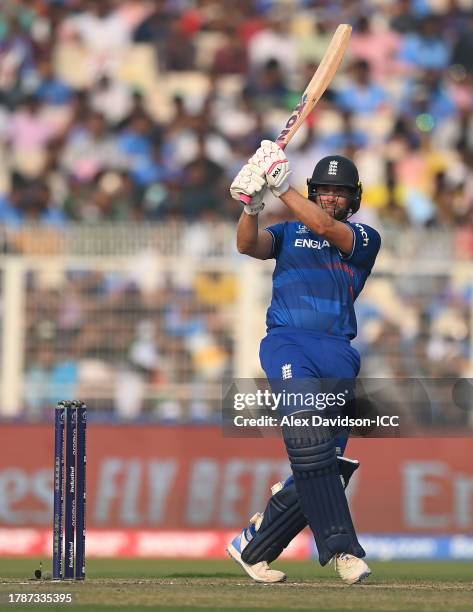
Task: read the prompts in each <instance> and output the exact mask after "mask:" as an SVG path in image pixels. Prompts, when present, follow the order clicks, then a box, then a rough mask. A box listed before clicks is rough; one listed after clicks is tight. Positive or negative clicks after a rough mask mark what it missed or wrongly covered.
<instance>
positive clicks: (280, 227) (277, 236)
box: [264, 222, 286, 259]
mask: <svg viewBox="0 0 473 612" xmlns="http://www.w3.org/2000/svg"><path fill="white" fill-rule="evenodd" d="M285 225H286V222H284V223H276V225H270V226H269V227H265V228H264V229H265V230H266V231H267V232H269V233H270V234H271V236H272V237H273V257H274V259H277V258H278V255H279V253H280V251H281V246H282V241H283V236H284V226H285Z"/></svg>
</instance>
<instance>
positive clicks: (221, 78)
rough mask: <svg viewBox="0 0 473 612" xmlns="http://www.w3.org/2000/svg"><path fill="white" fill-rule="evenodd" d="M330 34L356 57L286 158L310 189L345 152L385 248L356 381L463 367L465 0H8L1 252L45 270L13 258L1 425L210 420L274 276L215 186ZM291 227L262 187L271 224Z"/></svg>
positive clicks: (472, 204)
mask: <svg viewBox="0 0 473 612" xmlns="http://www.w3.org/2000/svg"><path fill="white" fill-rule="evenodd" d="M339 23H350V24H352V26H353V35H352V40H351V43H350V47H349V52H348V54H347V58H346V60H345V61H344V63H343V66H342V68H341V69H340V70H339V73H338V75H337V77H336V79H335V81H334V83H333V84H332V86H331V88H330V89H329V91H328V92H327V93H326V95H325V96H324V98H323V100H322V101H321V103H320V104H319V105H318V106H317V108H316V110H315V111H314V113H313V114H312V115H311V117H310V118H309V120H308V121H307V122H306V124H305V125H304V126H303V128H302V129H301V130H300V131H299V133H298V134H297V136H296V138H295V139H294V141H293V142H292V143H291V145H290V147H289V148H288V155H289V158H290V160H291V162H292V168H293V184H294V186H296V187H297V188H299V190H300V191H301V192H302V193H305V181H306V177H307V176H309V175H310V174H311V173H312V169H313V166H314V164H315V162H316V161H317V160H318V159H319V158H320V157H322V156H324V155H328V154H330V153H331V152H337V153H340V154H345V155H347V156H349V157H352V158H353V159H354V160H355V162H356V163H357V165H358V167H359V170H360V175H361V178H362V181H363V185H364V196H363V205H362V209H361V211H360V213H359V214H358V215H357V218H358V219H361V220H363V221H366V222H368V223H370V224H372V225H374V226H375V227H377V228H378V229H379V230H380V231H381V233H382V235H383V241H384V249H383V252H382V254H381V256H380V259H379V263H378V264H377V267H376V270H375V273H374V274H373V276H372V278H371V279H370V282H369V283H368V284H367V288H366V290H365V292H364V294H363V296H362V298H360V300H359V302H358V318H359V336H358V339H357V344H356V346H357V348H358V349H359V350H360V352H361V354H362V358H363V363H364V367H363V371H362V373H363V374H364V375H365V376H384V377H399V376H408V377H409V376H427V377H429V376H434V377H452V376H453V377H455V376H471V375H472V372H473V368H472V362H473V343H472V337H473V334H472V332H471V330H472V327H473V318H472V310H471V298H472V292H473V275H472V270H471V264H470V260H471V258H472V257H473V0H398V1H391V0H360V1H359V2H352V1H351V0H240V1H238V2H221V1H216V0H49V1H48V0H7V1H6V2H3V3H2V7H1V12H0V159H1V160H2V163H1V165H0V248H1V249H2V250H3V251H4V252H6V253H13V254H17V255H18V254H23V255H25V256H27V255H37V254H39V253H41V254H45V253H46V254H48V255H51V256H53V258H55V259H44V260H43V259H41V258H37V259H35V258H33V259H31V258H30V259H25V260H24V262H23V264H22V267H21V269H20V268H18V267H15V265H14V264H13V263H10V262H9V261H7V260H5V263H3V264H2V266H3V267H2V270H1V282H0V288H1V289H0V293H1V298H2V303H3V315H4V316H3V319H4V323H3V328H2V329H1V335H0V337H1V343H2V363H3V366H4V368H3V370H4V373H3V380H2V388H1V389H0V395H1V396H2V398H3V399H2V402H1V407H0V412H1V411H2V408H3V411H4V412H7V413H8V414H12V415H16V414H22V413H23V411H25V414H27V415H28V416H29V417H30V418H44V416H45V415H47V414H49V413H50V408H51V406H52V405H53V404H54V402H55V401H56V400H57V399H60V398H64V397H76V396H78V397H82V398H84V399H86V400H87V401H88V402H89V403H90V404H91V405H93V406H94V407H95V408H96V410H97V412H101V413H102V414H105V415H109V416H110V415H112V416H113V415H119V417H120V418H128V419H134V418H139V417H143V416H146V415H149V414H152V415H154V416H153V418H162V419H165V420H179V419H182V418H187V419H190V420H197V421H201V420H204V421H205V420H206V419H209V418H215V417H216V415H217V408H218V405H219V402H218V385H219V382H220V381H221V380H222V377H224V376H235V375H236V376H238V375H242V372H244V375H245V376H247V375H249V376H254V375H258V374H261V371H260V370H259V367H258V363H257V351H258V340H259V338H261V337H262V336H263V334H264V311H265V308H266V306H267V304H268V301H269V297H270V296H269V295H268V293H267V290H269V288H270V278H269V274H270V271H271V270H270V266H268V267H264V266H263V264H258V265H260V266H261V267H259V268H253V270H252V272H251V274H252V275H253V276H251V278H250V277H249V276H248V273H247V272H242V270H243V268H242V267H241V265H242V263H243V260H244V258H242V257H241V258H239V257H238V256H237V254H236V253H235V248H234V223H235V221H236V219H237V218H238V216H239V214H240V207H239V205H238V204H237V203H235V202H234V201H233V200H231V199H230V196H229V193H228V186H229V184H230V182H231V180H232V178H233V177H234V176H235V174H236V173H237V171H238V170H239V168H240V167H241V165H242V164H243V163H245V162H246V159H247V158H248V157H249V156H251V155H252V153H253V152H254V150H255V148H256V147H257V146H258V145H259V143H260V141H261V140H262V139H263V138H272V139H274V138H275V137H276V136H277V134H278V133H279V131H280V129H281V127H282V125H284V123H285V121H286V119H287V116H288V112H289V111H290V110H291V109H292V108H293V107H294V106H295V104H296V103H297V102H298V100H299V98H300V94H301V91H303V90H304V88H305V86H306V84H307V82H308V81H309V79H310V78H311V76H312V74H313V72H314V70H315V68H316V67H317V65H318V63H319V61H320V59H321V58H322V56H323V53H324V51H325V49H326V47H327V45H328V42H329V40H330V38H331V36H332V34H333V32H334V30H335V28H336V26H337V25H338V24H339ZM286 217H287V214H286V210H285V209H284V207H283V205H282V204H281V203H280V202H278V201H276V200H275V199H274V198H272V196H268V199H267V206H266V209H265V211H264V214H263V221H262V223H266V224H270V223H272V222H274V221H277V220H281V219H284V218H286ZM66 253H67V254H72V255H79V256H81V255H84V254H86V255H94V256H97V258H96V259H95V260H93V261H92V260H87V262H86V263H84V261H80V262H79V263H77V265H75V264H74V265H73V264H71V263H70V262H67V261H66V260H65V259H61V257H62V255H64V254H66ZM104 255H106V256H107V257H108V256H112V257H115V258H118V259H114V260H113V262H112V264H110V262H108V263H107V262H105V260H103V259H101V258H100V257H98V256H104ZM161 256H164V257H167V258H168V259H166V260H162V259H160V257H161ZM123 257H125V259H126V258H128V263H127V264H126V265H125V266H122V265H121V264H122V261H123ZM120 258H122V259H120ZM130 258H131V259H130ZM203 261H205V262H206V264H205V265H203V264H202V262H203ZM94 262H95V263H94ZM401 263H402V265H401ZM248 279H250V280H248ZM251 279H252V280H251ZM263 286H264V287H265V288H266V289H265V290H264V291H263V292H262V293H261V294H258V289H259V288H260V287H263ZM245 291H251V293H252V299H253V309H252V311H251V312H248V311H246V312H245V311H244V310H242V307H243V305H244V303H245V302H244V299H245V298H244V293H245ZM15 299H16V300H17V301H15ZM20 303H21V304H22V308H20V307H18V308H19V312H15V310H16V305H17V304H20ZM19 313H20V314H19ZM20 315H21V316H20ZM245 317H246V318H245ZM245 326H246V327H245ZM248 326H250V327H251V330H252V331H251V332H250V335H252V338H250V341H248V338H246V340H245V339H244V338H243V339H242V333H241V330H244V329H246V328H247V327H248ZM255 326H256V327H255ZM247 335H248V334H247ZM251 341H252V342H251ZM12 348H13V349H14V351H16V352H18V355H16V356H15V357H12V355H11V350H12ZM249 362H251V363H252V364H253V365H252V367H250V368H247V367H246V366H245V364H247V363H249ZM241 364H243V368H242V367H241ZM5 368H8V369H7V370H5ZM5 372H7V373H5ZM15 380H16V381H17V383H18V384H16V383H15V382H14V381H15ZM2 389H3V391H2ZM9 402H11V405H9ZM460 416H461V419H460V421H461V422H464V421H465V419H466V416H465V415H464V414H463V415H460ZM457 417H458V415H455V418H457ZM462 419H463V420H462Z"/></svg>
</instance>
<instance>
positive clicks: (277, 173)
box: [248, 140, 292, 198]
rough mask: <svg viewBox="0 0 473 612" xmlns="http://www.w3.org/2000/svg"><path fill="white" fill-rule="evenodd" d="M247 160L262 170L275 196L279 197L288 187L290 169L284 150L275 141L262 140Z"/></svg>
mask: <svg viewBox="0 0 473 612" xmlns="http://www.w3.org/2000/svg"><path fill="white" fill-rule="evenodd" d="M248 162H249V163H250V164H251V165H255V166H258V168H259V169H260V170H261V171H262V172H264V174H265V175H266V180H267V181H268V186H269V188H270V189H271V191H272V192H273V194H274V195H275V196H276V197H278V198H279V196H282V195H283V193H286V191H287V190H288V189H289V176H290V175H291V173H292V170H291V167H290V165H289V161H288V159H287V158H286V156H285V155H284V151H283V150H282V149H281V148H280V147H278V145H277V144H276V143H275V142H272V141H271V140H263V141H262V142H261V146H260V148H259V149H258V150H257V151H256V153H255V154H254V155H253V157H251V158H250V159H249V160H248Z"/></svg>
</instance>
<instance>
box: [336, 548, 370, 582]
mask: <svg viewBox="0 0 473 612" xmlns="http://www.w3.org/2000/svg"><path fill="white" fill-rule="evenodd" d="M332 561H334V564H335V569H336V570H337V573H338V575H339V576H340V578H341V579H342V580H343V582H344V583H345V584H357V583H358V582H361V581H362V580H364V579H365V578H368V576H369V575H370V574H371V570H370V568H369V567H368V566H367V564H366V563H365V562H364V561H363V559H359V558H358V557H354V556H353V555H349V554H348V553H340V554H338V555H335V557H333V558H332Z"/></svg>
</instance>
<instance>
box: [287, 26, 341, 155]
mask: <svg viewBox="0 0 473 612" xmlns="http://www.w3.org/2000/svg"><path fill="white" fill-rule="evenodd" d="M350 36H351V26H350V25H348V24H342V25H339V26H338V28H337V29H336V30H335V34H334V35H333V37H332V40H331V41H330V44H329V46H328V48H327V51H326V52H325V55H324V56H323V58H322V61H321V62H320V64H319V67H318V68H317V70H316V71H315V73H314V76H313V77H312V79H311V80H310V83H309V84H308V85H307V87H306V89H305V91H304V93H303V94H302V98H301V101H300V102H299V104H298V105H297V106H296V108H295V109H294V111H293V112H292V115H291V116H290V117H289V119H288V121H287V123H286V125H285V126H284V129H283V130H282V132H281V133H280V134H279V136H278V137H277V138H276V142H277V144H278V145H279V146H280V147H281V149H284V148H285V147H286V145H287V143H288V142H289V141H290V140H291V138H292V137H293V136H294V134H295V133H296V132H297V130H298V129H299V128H300V126H301V125H302V123H303V122H304V121H305V119H306V117H307V116H308V115H309V113H310V112H311V111H312V109H313V108H314V106H315V105H316V104H317V102H318V101H319V100H320V98H321V97H322V95H323V93H324V91H325V90H326V89H327V87H328V86H329V85H330V83H331V82H332V79H333V77H334V76H335V73H336V72H337V70H338V67H339V66H340V63H341V61H342V59H343V56H344V55H345V51H346V49H347V47H348V43H349V42H350Z"/></svg>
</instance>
